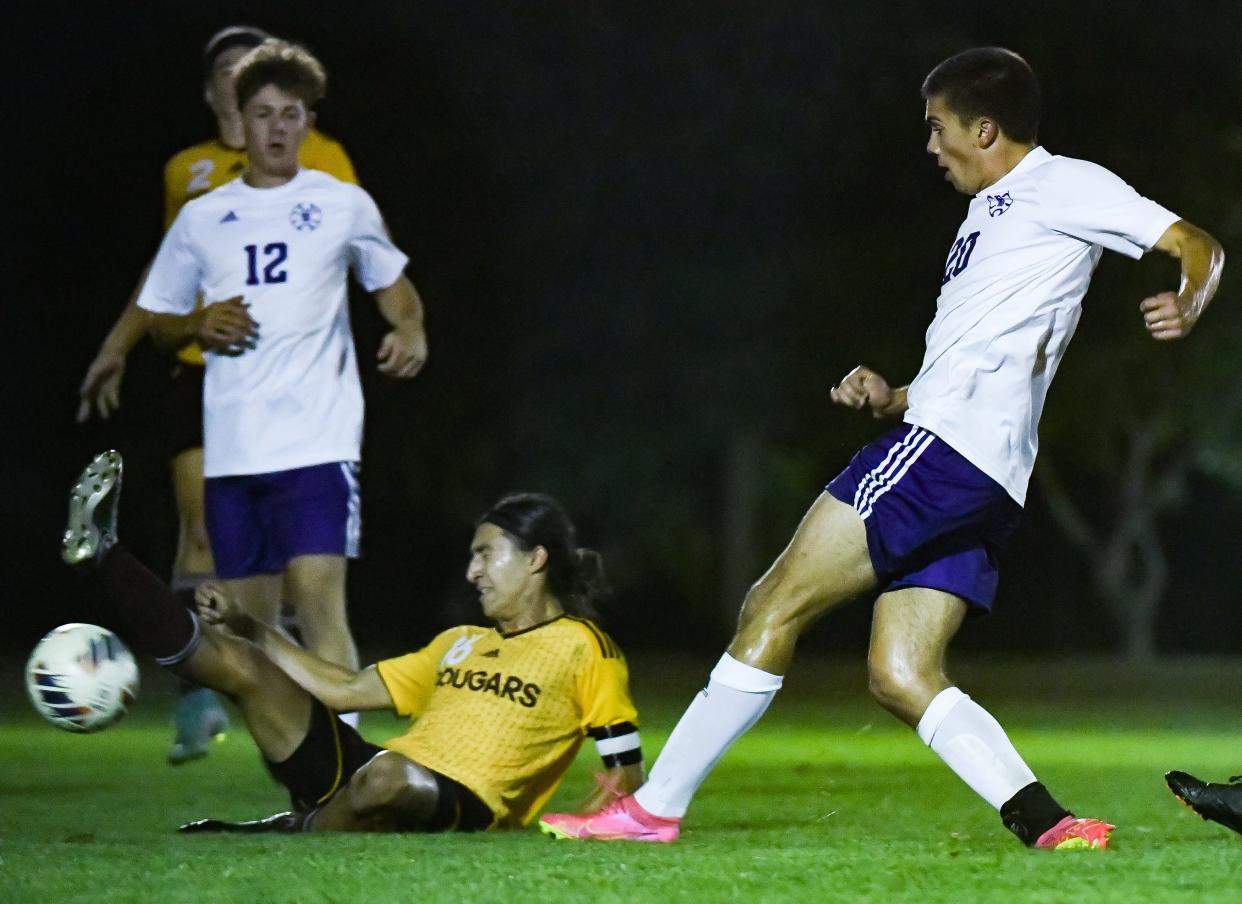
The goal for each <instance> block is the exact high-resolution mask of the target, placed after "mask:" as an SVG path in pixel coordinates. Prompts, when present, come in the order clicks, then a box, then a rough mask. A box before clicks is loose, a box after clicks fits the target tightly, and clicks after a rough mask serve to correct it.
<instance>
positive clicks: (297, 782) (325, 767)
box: [265, 700, 496, 832]
mask: <svg viewBox="0 0 1242 904" xmlns="http://www.w3.org/2000/svg"><path fill="white" fill-rule="evenodd" d="M310 719H311V721H310V729H309V730H308V731H307V732H306V737H305V738H304V739H303V740H302V743H301V744H300V745H298V749H297V750H295V751H294V752H293V755H292V756H290V757H289V759H287V760H284V761H282V762H279V763H272V762H270V761H265V762H267V769H268V771H269V772H271V774H272V777H273V778H275V779H276V781H278V782H280V783H281V784H282V785H284V786H285V788H287V789H288V791H289V801H290V803H291V804H292V806H293V809H294V810H298V811H301V812H305V811H307V810H311V809H314V808H315V807H318V806H321V805H323V804H325V803H327V802H328V801H329V800H331V798H332V796H333V795H334V794H336V792H337V791H339V790H341V788H344V787H345V786H346V785H347V784H349V780H350V779H351V778H352V777H353V775H354V773H355V772H357V771H358V770H359V769H361V768H362V767H363V766H365V765H366V764H367V763H368V762H370V761H371V758H372V757H374V756H375V755H376V754H377V753H382V752H383V751H384V748H383V747H380V746H378V745H376V744H372V743H371V742H370V741H368V740H366V739H364V738H363V737H362V735H360V734H358V732H357V731H355V730H354V728H353V726H351V725H349V724H348V723H346V722H342V721H341V720H340V719H338V718H337V717H336V715H335V714H334V713H333V712H332V711H331V710H329V709H328V708H327V707H326V706H324V705H323V704H322V703H320V702H319V701H318V700H315V701H314V702H313V703H312V705H311V717H310ZM423 768H424V769H426V767H425V766H424V767H423ZM427 771H428V772H431V774H432V775H434V776H435V779H436V790H437V792H438V794H437V803H436V810H435V812H434V813H433V814H432V816H431V819H429V820H428V821H427V823H426V825H423V826H420V827H419V828H420V829H422V830H424V831H428V832H452V831H456V832H478V831H482V830H483V829H486V828H488V827H489V826H490V825H491V824H492V822H493V821H494V820H495V818H496V817H495V814H493V813H492V811H491V809H490V808H489V807H488V806H487V804H485V803H483V801H481V800H479V798H478V797H477V796H476V795H475V794H474V792H473V791H471V790H470V789H469V788H467V787H466V786H465V785H463V784H461V783H460V782H456V781H454V780H453V779H451V778H449V777H448V776H447V775H441V774H440V773H438V772H436V771H435V770H433V769H428V770H427Z"/></svg>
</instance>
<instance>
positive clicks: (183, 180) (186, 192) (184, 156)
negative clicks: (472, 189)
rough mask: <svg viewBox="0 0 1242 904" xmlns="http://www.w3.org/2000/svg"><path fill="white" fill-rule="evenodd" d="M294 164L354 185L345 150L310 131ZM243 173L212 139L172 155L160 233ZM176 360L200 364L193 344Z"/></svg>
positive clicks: (233, 153) (241, 157) (233, 151)
mask: <svg viewBox="0 0 1242 904" xmlns="http://www.w3.org/2000/svg"><path fill="white" fill-rule="evenodd" d="M298 162H299V163H301V164H302V166H304V167H305V168H306V169H315V170H322V171H323V172H325V173H328V174H329V175H331V176H336V178H338V179H340V180H341V181H342V182H352V183H353V184H355V185H357V184H358V177H357V175H356V174H355V173H354V165H353V163H351V162H350V159H349V155H348V154H346V153H345V148H343V147H341V145H340V144H339V143H337V142H335V141H333V140H332V139H331V138H329V137H327V136H326V135H324V134H323V133H322V132H317V131H315V130H314V129H311V131H310V132H309V133H308V134H307V136H306V141H304V142H303V143H302V150H301V151H300V152H299V154H298ZM245 169H246V151H245V150H244V149H239V148H231V147H229V146H228V145H226V144H224V143H222V142H221V141H219V140H218V139H214V138H213V139H212V140H211V141H204V142H202V143H201V144H196V145H194V146H193V147H189V148H186V149H185V150H184V151H181V152H180V153H178V154H175V155H174V156H173V157H172V159H171V160H169V161H168V163H166V164H165V165H164V229H165V230H167V229H168V228H169V227H170V226H172V223H173V220H175V219H177V214H178V213H180V212H181V208H182V207H184V206H185V203H186V202H187V201H190V200H192V199H193V198H197V197H198V196H199V195H203V194H206V193H207V192H209V191H211V190H212V189H213V188H219V187H220V186H221V185H223V184H224V183H225V182H231V181H232V180H234V179H236V178H237V177H238V176H240V175H241V174H242V171H244V170H245ZM177 357H178V358H180V359H181V360H182V361H184V362H185V363H186V364H195V365H198V366H199V367H202V366H203V364H204V361H203V352H202V349H200V348H199V347H198V345H196V344H190V345H187V346H185V348H183V349H181V351H179V352H178V353H177Z"/></svg>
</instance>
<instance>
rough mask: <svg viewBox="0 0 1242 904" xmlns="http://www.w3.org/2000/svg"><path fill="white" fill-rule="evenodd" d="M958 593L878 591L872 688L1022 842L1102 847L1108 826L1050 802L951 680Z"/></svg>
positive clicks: (962, 606)
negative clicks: (948, 670)
mask: <svg viewBox="0 0 1242 904" xmlns="http://www.w3.org/2000/svg"><path fill="white" fill-rule="evenodd" d="M966 609H967V606H966V603H965V601H963V600H962V599H961V598H959V597H957V596H954V595H953V594H950V593H946V592H944V591H941V590H933V589H930V588H926V587H906V588H903V589H900V590H894V591H890V592H889V593H885V594H882V595H881V596H880V598H879V599H878V600H876V604H875V614H874V617H873V619H872V626H871V648H870V650H869V652H868V657H867V667H868V671H869V674H870V684H871V694H872V696H873V697H875V699H876V700H877V701H878V702H879V703H880V705H881V706H883V707H884V708H885V709H887V710H888V711H889V712H891V713H892V714H893V715H895V716H896V717H897V718H899V719H901V720H902V721H903V722H905V723H906V724H907V725H909V726H910V727H912V728H914V729H916V730H917V732H918V735H919V737H920V738H921V739H922V740H923V743H925V744H926V745H927V746H928V747H930V748H931V749H932V751H933V752H935V753H936V755H937V756H939V757H940V758H941V759H942V760H943V761H944V762H945V764H946V765H947V766H948V767H949V768H950V769H952V770H953V771H954V772H955V773H956V774H957V775H958V777H959V778H961V779H962V781H964V782H966V784H967V785H969V786H970V787H971V789H972V790H973V791H974V792H975V793H976V794H978V795H979V796H980V797H982V798H983V799H984V800H986V801H987V802H988V803H989V804H991V805H992V807H994V808H995V809H996V810H997V811H998V812H999V813H1000V815H1001V819H1002V821H1003V822H1004V824H1005V827H1006V828H1007V829H1009V830H1010V831H1011V832H1013V833H1014V834H1015V835H1017V836H1018V838H1020V839H1021V840H1022V841H1023V843H1025V844H1027V845H1030V846H1033V847H1042V848H1103V847H1106V846H1107V844H1108V834H1109V832H1111V831H1112V829H1113V827H1112V826H1110V825H1108V824H1107V823H1104V822H1101V821H1100V820H1097V819H1078V818H1076V817H1074V816H1073V814H1071V813H1070V812H1069V811H1068V810H1066V809H1065V808H1064V807H1062V806H1061V805H1060V804H1059V803H1057V802H1056V801H1055V800H1054V799H1053V798H1052V795H1051V794H1049V793H1048V791H1047V789H1046V788H1044V786H1043V785H1042V784H1040V783H1039V782H1038V781H1036V779H1035V774H1034V773H1033V772H1032V771H1031V769H1030V767H1029V766H1027V764H1026V763H1025V762H1024V761H1023V759H1022V757H1021V756H1020V755H1019V754H1018V751H1017V750H1015V749H1014V746H1013V744H1012V743H1010V741H1009V738H1008V736H1007V735H1006V734H1005V730H1004V729H1003V728H1001V726H1000V723H998V722H997V721H996V719H994V718H993V717H992V716H991V714H989V713H988V712H987V710H985V709H984V708H983V707H981V706H980V705H979V704H978V703H976V702H974V701H973V700H971V699H970V697H968V696H967V695H966V694H964V693H962V691H961V690H959V689H958V688H957V687H955V686H953V684H952V682H951V681H950V680H949V678H948V676H947V675H946V674H945V669H944V663H945V654H946V652H947V650H948V646H949V641H951V640H952V639H953V635H955V634H956V633H957V630H958V628H959V627H960V626H961V624H962V619H963V617H964V616H965V614H966Z"/></svg>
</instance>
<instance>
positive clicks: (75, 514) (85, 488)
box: [60, 450, 122, 565]
mask: <svg viewBox="0 0 1242 904" xmlns="http://www.w3.org/2000/svg"><path fill="white" fill-rule="evenodd" d="M121 468H122V462H121V453H120V452H117V451H115V450H113V451H110V452H101V453H100V454H98V455H96V456H95V457H94V458H93V459H91V463H90V464H89V465H87V466H86V470H84V471H83V472H82V474H81V476H80V477H78V480H77V482H76V483H75V484H74V485H73V488H72V489H71V490H70V491H69V523H68V525H67V526H66V527H65V536H64V539H62V540H61V543H60V554H61V558H63V559H64V560H65V561H66V562H67V563H68V564H70V565H77V564H80V563H81V562H85V561H87V560H88V559H95V558H98V557H99V556H101V555H103V554H104V553H105V552H107V551H108V549H109V548H110V547H111V546H112V544H114V543H115V542H116V503H117V499H118V498H119V497H120V495H121Z"/></svg>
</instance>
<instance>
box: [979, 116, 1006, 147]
mask: <svg viewBox="0 0 1242 904" xmlns="http://www.w3.org/2000/svg"><path fill="white" fill-rule="evenodd" d="M975 130H976V131H975V140H976V141H977V142H978V144H979V147H980V148H984V149H987V148H990V147H991V146H992V145H994V144H996V139H997V138H1000V126H998V125H997V124H996V120H994V119H988V118H987V117H986V116H981V117H979V119H977V120H976V121H975Z"/></svg>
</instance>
